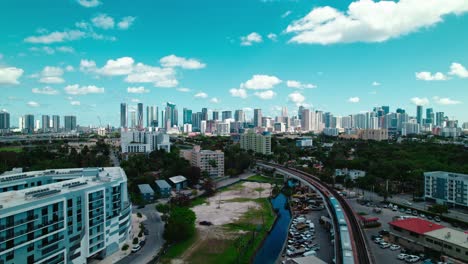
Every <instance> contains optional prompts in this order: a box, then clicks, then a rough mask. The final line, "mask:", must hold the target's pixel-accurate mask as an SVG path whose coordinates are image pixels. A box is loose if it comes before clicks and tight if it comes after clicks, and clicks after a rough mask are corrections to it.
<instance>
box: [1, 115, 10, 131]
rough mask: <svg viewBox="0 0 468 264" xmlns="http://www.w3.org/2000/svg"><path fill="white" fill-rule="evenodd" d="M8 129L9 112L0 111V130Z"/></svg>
mask: <svg viewBox="0 0 468 264" xmlns="http://www.w3.org/2000/svg"><path fill="white" fill-rule="evenodd" d="M9 129H10V113H8V112H6V111H0V132H1V131H6V130H9Z"/></svg>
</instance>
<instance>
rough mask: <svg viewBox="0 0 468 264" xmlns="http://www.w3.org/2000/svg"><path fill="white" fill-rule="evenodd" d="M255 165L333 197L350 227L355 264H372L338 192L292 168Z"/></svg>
mask: <svg viewBox="0 0 468 264" xmlns="http://www.w3.org/2000/svg"><path fill="white" fill-rule="evenodd" d="M257 163H263V164H265V165H267V166H271V167H274V168H276V169H278V170H282V171H285V172H288V173H290V174H293V175H295V176H297V177H299V178H301V179H302V180H304V181H306V182H308V183H310V184H312V185H314V186H315V187H316V188H317V189H319V190H321V191H322V192H323V193H324V194H325V195H326V194H327V192H328V194H329V195H328V196H332V197H335V199H337V200H338V202H339V203H340V205H341V207H342V208H343V210H344V213H345V215H346V217H347V220H348V225H349V227H350V235H351V241H353V243H352V245H353V252H354V258H355V263H359V264H370V263H373V261H372V259H371V257H370V256H369V253H368V248H367V245H366V242H365V236H364V232H363V231H362V229H361V226H360V225H359V222H358V220H357V219H356V217H355V215H354V211H353V209H352V208H351V206H350V205H349V204H348V202H347V201H346V200H345V199H344V198H343V197H342V196H341V195H339V194H338V192H337V191H336V190H335V189H333V188H332V187H330V186H328V185H326V184H324V183H322V182H321V181H320V179H318V178H317V177H316V176H313V175H311V174H308V173H305V172H303V171H300V170H296V169H293V168H286V167H283V166H280V165H277V164H272V163H265V162H257ZM341 261H342V260H341V258H337V263H340V262H341Z"/></svg>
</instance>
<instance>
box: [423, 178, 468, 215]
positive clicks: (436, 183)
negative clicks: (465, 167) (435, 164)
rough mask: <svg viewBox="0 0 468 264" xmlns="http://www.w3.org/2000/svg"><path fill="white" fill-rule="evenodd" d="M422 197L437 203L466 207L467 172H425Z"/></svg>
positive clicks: (467, 206) (467, 197)
mask: <svg viewBox="0 0 468 264" xmlns="http://www.w3.org/2000/svg"><path fill="white" fill-rule="evenodd" d="M424 197H425V198H426V200H431V201H435V202H436V203H438V204H445V205H448V206H454V207H461V208H468V174H461V173H452V172H446V171H432V172H425V173H424Z"/></svg>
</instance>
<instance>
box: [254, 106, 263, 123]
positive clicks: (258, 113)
mask: <svg viewBox="0 0 468 264" xmlns="http://www.w3.org/2000/svg"><path fill="white" fill-rule="evenodd" d="M254 126H255V127H261V126H262V109H254Z"/></svg>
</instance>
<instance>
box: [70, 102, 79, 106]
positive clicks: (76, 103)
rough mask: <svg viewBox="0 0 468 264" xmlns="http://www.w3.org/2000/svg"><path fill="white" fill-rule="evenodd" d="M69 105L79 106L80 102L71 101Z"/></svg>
mask: <svg viewBox="0 0 468 264" xmlns="http://www.w3.org/2000/svg"><path fill="white" fill-rule="evenodd" d="M70 104H71V105H81V102H80V101H71V102H70Z"/></svg>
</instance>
